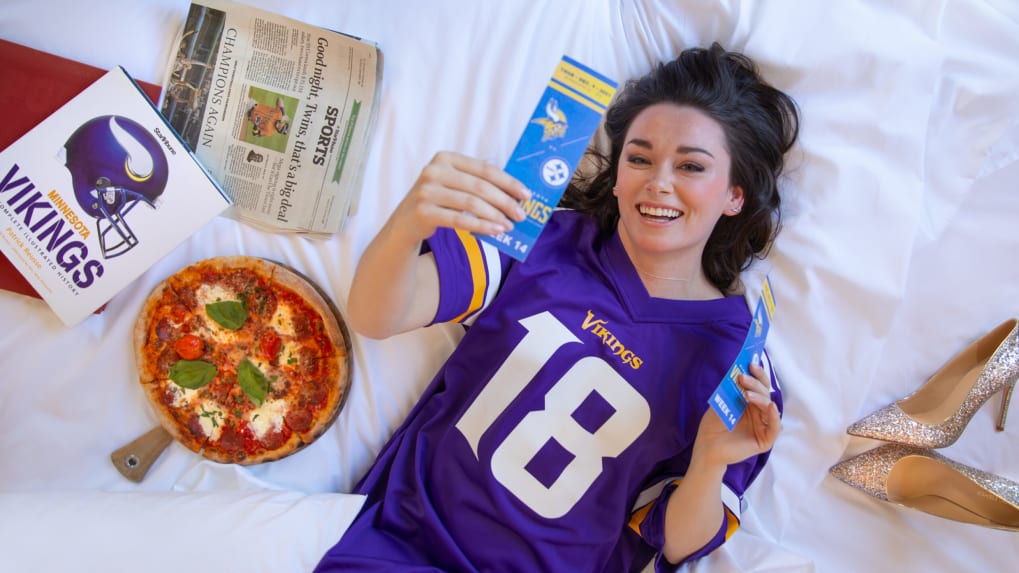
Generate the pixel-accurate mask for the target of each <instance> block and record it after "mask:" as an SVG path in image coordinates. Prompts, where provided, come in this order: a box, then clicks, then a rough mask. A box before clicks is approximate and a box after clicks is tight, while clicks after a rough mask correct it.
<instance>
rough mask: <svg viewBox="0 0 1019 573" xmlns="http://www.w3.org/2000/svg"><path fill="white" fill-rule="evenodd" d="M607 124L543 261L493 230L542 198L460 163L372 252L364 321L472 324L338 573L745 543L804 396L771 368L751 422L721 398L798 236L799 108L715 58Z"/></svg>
mask: <svg viewBox="0 0 1019 573" xmlns="http://www.w3.org/2000/svg"><path fill="white" fill-rule="evenodd" d="M605 129H606V132H607V134H608V136H609V140H610V141H611V150H610V152H609V154H608V156H607V157H606V158H605V159H604V162H603V166H604V168H603V170H602V171H601V172H600V173H599V174H598V175H597V176H595V177H594V178H593V179H592V180H591V181H590V184H589V185H587V186H586V188H584V189H580V188H571V189H570V190H569V192H568V194H567V197H566V198H565V200H564V203H563V205H564V206H567V207H571V209H561V210H558V211H556V212H555V213H554V214H553V216H552V217H551V219H550V221H549V223H548V225H547V226H546V228H545V229H544V231H543V232H542V234H541V236H540V238H539V240H538V242H537V243H536V245H535V246H534V248H533V249H532V251H531V253H530V254H529V256H528V258H527V260H526V262H524V263H520V262H517V261H513V260H511V259H509V258H507V257H505V256H502V255H499V254H498V253H497V252H496V251H494V250H492V249H491V248H490V247H488V246H487V244H486V243H484V242H481V241H478V240H477V239H476V238H475V237H474V236H473V235H472V233H473V234H484V233H487V234H498V233H500V232H502V231H506V230H508V229H509V228H510V227H511V225H512V221H519V220H522V219H523V217H524V213H523V212H522V211H521V209H520V207H519V206H518V202H519V201H522V200H525V199H527V198H528V197H529V192H528V190H527V189H525V188H524V187H523V186H522V185H521V184H520V183H519V182H518V181H516V180H515V179H513V178H512V177H510V176H509V175H507V174H506V173H505V172H503V171H502V170H500V169H498V168H496V167H494V166H492V165H489V164H486V163H484V162H482V161H479V160H476V159H473V158H470V157H465V156H463V155H460V154H457V153H449V152H443V153H439V154H437V155H436V156H435V157H434V158H433V160H432V161H431V163H430V164H429V165H428V166H426V167H425V168H424V170H423V171H422V173H421V175H420V177H419V178H418V180H417V181H416V182H415V184H414V186H413V187H412V188H411V190H410V191H409V193H408V194H407V196H406V198H405V199H404V200H403V201H402V202H401V203H400V205H399V206H397V208H396V209H395V211H394V212H393V214H392V216H391V217H390V219H389V220H388V222H387V223H386V224H385V226H384V227H383V229H382V230H381V231H380V232H379V234H378V236H377V237H376V238H375V239H374V240H373V242H372V243H371V244H370V245H369V247H368V248H367V250H366V251H365V253H364V255H363V257H362V259H361V261H360V263H359V265H358V269H357V272H356V276H355V278H354V283H353V286H352V288H351V293H350V300H349V305H348V308H349V320H350V324H351V326H352V327H353V328H354V329H355V330H357V331H359V332H361V333H362V334H364V335H367V336H370V337H376V338H382V337H386V336H390V335H392V334H396V333H400V332H404V331H407V330H410V329H413V328H418V327H421V326H424V325H427V324H431V323H434V322H440V321H457V322H461V323H463V324H465V325H467V326H468V328H467V329H466V332H465V335H464V337H463V339H462V340H461V342H460V344H459V345H458V347H457V349H456V350H455V351H454V352H453V353H452V355H451V356H450V358H449V359H448V360H447V362H446V363H445V364H444V365H443V367H442V369H441V370H440V371H439V373H438V374H437V375H436V377H435V379H434V380H433V382H432V384H431V385H430V386H429V388H428V389H427V390H426V391H425V393H424V395H423V396H422V398H421V400H420V402H419V403H418V404H417V405H416V406H415V408H414V409H413V410H412V411H411V413H410V414H409V416H408V419H407V421H406V422H405V423H404V424H403V426H402V427H401V428H400V429H399V430H398V431H397V432H396V434H395V435H394V436H393V437H392V439H391V440H390V442H389V443H388V444H387V445H386V447H385V448H384V449H383V451H382V452H381V453H380V455H379V457H378V459H377V461H376V463H375V464H374V466H373V467H372V468H371V469H370V471H369V472H368V474H367V475H366V476H364V478H363V479H362V481H361V482H360V484H359V485H358V491H359V492H361V493H364V494H366V495H367V496H368V497H367V500H366V502H365V506H364V509H363V510H362V512H361V514H360V515H359V516H358V518H357V519H356V520H355V521H354V523H353V524H352V525H351V526H350V528H349V529H348V531H347V532H346V533H345V534H344V536H343V538H342V539H341V540H340V541H339V543H337V544H336V546H334V547H333V548H332V549H331V550H330V551H329V552H328V553H327V555H326V556H325V557H324V558H323V560H322V562H321V563H320V565H319V570H321V571H326V570H335V571H339V570H357V571H366V570H367V571H373V570H377V571H383V570H390V571H392V570H396V571H457V572H459V571H628V570H640V569H641V568H643V567H644V566H645V565H646V564H647V563H648V561H649V560H651V559H656V560H657V561H656V566H657V568H658V569H659V570H668V569H671V568H672V567H673V566H674V565H675V564H679V563H682V562H685V561H689V560H691V559H695V558H697V557H700V556H702V555H705V554H707V553H708V552H710V551H711V550H713V549H715V548H716V547H718V546H719V545H720V544H721V543H722V542H723V541H724V540H725V539H726V538H727V537H728V535H729V534H730V533H731V531H732V530H734V529H735V527H736V525H737V519H738V514H739V507H740V502H739V497H740V496H742V494H743V492H744V490H745V489H746V487H747V486H748V485H749V484H750V482H751V481H752V480H753V479H754V478H755V477H756V476H757V474H758V473H759V472H760V470H761V468H762V467H763V465H764V463H765V461H766V459H767V457H768V452H769V451H770V449H771V447H772V445H773V444H774V441H775V439H776V437H777V435H778V431H779V426H780V407H781V396H780V394H779V392H778V389H777V388H772V386H771V383H770V382H771V378H772V376H771V372H770V366H769V365H768V363H767V360H765V361H764V364H763V365H754V366H753V367H751V370H750V373H751V374H752V376H743V377H742V378H741V379H740V381H739V382H740V384H741V385H742V387H743V388H744V391H745V395H746V397H747V400H748V403H749V406H748V409H747V413H746V414H745V415H744V416H743V417H742V418H741V420H740V422H739V424H738V425H737V426H736V427H735V428H734V430H733V431H732V432H729V431H727V429H726V427H725V426H724V424H723V423H722V422H721V421H720V420H719V418H718V417H717V416H716V415H715V414H714V412H713V411H711V410H709V409H708V404H707V401H708V397H709V396H710V395H711V393H712V392H713V391H714V389H715V388H716V387H717V385H718V383H719V382H720V381H721V379H722V377H723V375H724V374H725V372H726V370H727V369H728V367H729V366H730V365H731V363H732V360H733V359H734V358H735V356H736V354H737V353H738V351H739V349H740V347H741V345H742V343H743V341H744V339H745V337H746V334H747V330H748V328H749V325H750V322H751V316H750V313H749V311H748V309H747V306H746V303H745V302H744V299H743V297H742V296H739V293H740V291H741V289H742V287H741V284H740V281H739V273H740V271H741V270H744V269H745V268H746V267H747V266H748V265H749V264H750V262H751V260H752V258H753V257H755V256H761V255H762V254H763V253H764V252H765V251H766V249H767V248H768V247H769V246H770V244H771V242H772V240H773V239H774V235H775V233H776V232H777V226H778V208H779V196H778V190H777V185H776V179H777V177H778V176H779V174H780V172H781V169H782V160H783V155H784V153H785V152H786V151H788V150H789V148H790V147H791V146H792V145H793V143H794V141H795V139H796V135H797V129H798V117H797V112H796V108H795V105H794V103H793V101H792V100H791V99H790V98H788V96H786V95H785V94H782V93H781V92H779V91H777V90H775V89H774V88H772V87H770V86H768V85H767V84H765V83H764V82H763V81H762V80H761V78H760V77H759V76H758V75H757V73H756V71H755V68H754V65H753V63H752V62H751V61H750V60H748V59H746V58H745V57H743V56H741V55H739V54H735V53H730V52H726V51H725V50H723V49H722V48H721V47H720V46H718V45H717V44H716V45H714V46H712V47H711V48H710V49H691V50H687V51H684V52H683V53H682V54H681V55H680V56H679V58H677V59H676V60H674V61H672V62H670V63H668V64H664V65H661V66H659V67H658V68H656V69H655V70H654V71H652V72H651V73H650V74H649V75H647V76H645V77H643V78H641V79H639V80H637V81H635V82H631V83H629V84H628V85H627V86H625V88H624V89H623V90H622V92H621V93H620V94H619V95H618V96H617V98H616V100H615V101H614V102H613V105H612V106H611V107H610V109H609V111H608V112H607V115H606V119H605ZM670 564H671V565H670Z"/></svg>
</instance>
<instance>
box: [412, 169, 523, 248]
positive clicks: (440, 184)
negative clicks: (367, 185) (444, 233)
mask: <svg viewBox="0 0 1019 573" xmlns="http://www.w3.org/2000/svg"><path fill="white" fill-rule="evenodd" d="M411 196H412V200H413V201H414V203H415V213H416V217H417V218H418V219H419V220H422V221H427V222H428V226H432V227H435V226H448V227H456V228H459V229H464V230H467V231H473V232H479V233H487V234H496V233H500V232H503V231H507V230H509V229H511V228H512V226H513V223H514V221H521V220H523V219H524V218H525V217H526V214H525V213H524V211H523V209H522V208H521V207H520V205H519V203H518V202H519V201H520V200H526V199H528V198H530V191H528V190H527V188H526V187H524V185H523V184H521V183H520V182H519V181H517V180H516V179H515V178H514V177H512V176H510V175H509V174H508V173H506V172H505V171H503V170H502V169H499V168H498V167H495V166H494V165H491V164H489V163H486V162H484V161H481V160H479V159H475V158H472V157H467V156H465V155H461V154H458V153H453V152H440V153H438V154H436V155H435V157H434V158H432V161H431V162H430V163H429V164H428V165H427V166H426V167H425V168H424V169H423V170H422V172H421V175H420V177H418V181H417V182H416V183H415V185H414V188H413V189H412V190H411Z"/></svg>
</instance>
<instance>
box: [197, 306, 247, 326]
mask: <svg viewBox="0 0 1019 573" xmlns="http://www.w3.org/2000/svg"><path fill="white" fill-rule="evenodd" d="M205 313H206V314H208V315H209V317H211V318H212V320H215V321H216V322H218V323H219V325H220V326H222V327H223V328H229V329H230V330H237V329H239V328H240V327H242V326H244V321H246V320H248V311H247V310H244V304H242V303H241V302H240V301H239V300H221V301H219V302H210V303H209V304H207V305H205Z"/></svg>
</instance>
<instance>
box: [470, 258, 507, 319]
mask: <svg viewBox="0 0 1019 573" xmlns="http://www.w3.org/2000/svg"><path fill="white" fill-rule="evenodd" d="M475 242H476V243H477V244H478V245H480V246H481V254H482V256H483V257H484V259H485V269H486V270H487V271H488V281H487V282H488V285H487V288H486V290H485V301H484V302H483V303H482V305H481V308H485V307H487V306H488V304H489V303H490V302H492V299H493V298H495V294H496V293H497V292H499V285H500V284H501V283H502V260H501V259H500V257H499V250H498V249H496V248H495V246H493V245H490V244H488V243H485V242H482V241H475ZM478 310H480V309H478ZM478 314H480V313H478V312H475V313H474V314H473V315H471V316H470V317H468V318H467V319H466V320H464V321H463V323H464V324H466V325H468V326H469V325H471V324H473V323H474V320H475V319H476V318H477V317H478Z"/></svg>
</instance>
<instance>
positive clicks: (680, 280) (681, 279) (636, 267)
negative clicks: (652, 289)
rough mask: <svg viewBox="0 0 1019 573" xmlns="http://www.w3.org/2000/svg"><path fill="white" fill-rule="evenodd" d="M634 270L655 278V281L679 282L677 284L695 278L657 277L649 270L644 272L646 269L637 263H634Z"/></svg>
mask: <svg viewBox="0 0 1019 573" xmlns="http://www.w3.org/2000/svg"><path fill="white" fill-rule="evenodd" d="M631 262H632V261H631ZM633 268H635V269H637V272H638V273H640V274H643V275H647V276H649V277H651V278H655V279H661V280H663V281H677V282H683V283H688V282H690V281H691V280H693V277H687V278H680V277H667V276H664V275H656V274H655V273H653V272H651V271H647V270H644V269H642V268H640V267H639V266H637V263H633Z"/></svg>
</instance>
